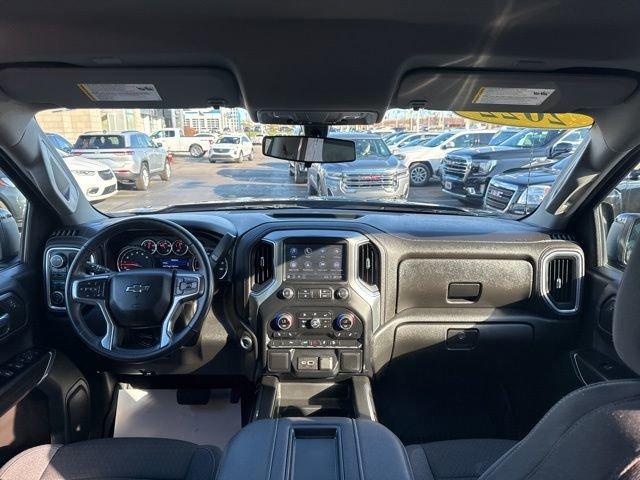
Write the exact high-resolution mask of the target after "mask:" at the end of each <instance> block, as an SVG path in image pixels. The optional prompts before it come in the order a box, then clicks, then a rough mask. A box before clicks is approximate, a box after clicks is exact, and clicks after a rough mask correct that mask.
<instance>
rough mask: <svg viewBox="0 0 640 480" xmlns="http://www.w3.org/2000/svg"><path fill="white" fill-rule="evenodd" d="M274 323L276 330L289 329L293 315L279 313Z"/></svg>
mask: <svg viewBox="0 0 640 480" xmlns="http://www.w3.org/2000/svg"><path fill="white" fill-rule="evenodd" d="M274 323H275V327H276V328H277V329H278V330H289V329H290V328H291V327H292V326H293V315H291V314H290V313H281V314H280V315H278V316H277V317H276V319H275V322H274Z"/></svg>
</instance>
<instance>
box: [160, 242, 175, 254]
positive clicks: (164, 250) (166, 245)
mask: <svg viewBox="0 0 640 480" xmlns="http://www.w3.org/2000/svg"><path fill="white" fill-rule="evenodd" d="M172 251H173V243H171V241H170V240H159V241H158V253H159V254H160V255H169V254H170V253H171V252H172Z"/></svg>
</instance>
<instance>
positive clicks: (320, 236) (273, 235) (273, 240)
mask: <svg viewBox="0 0 640 480" xmlns="http://www.w3.org/2000/svg"><path fill="white" fill-rule="evenodd" d="M290 239H313V240H314V241H316V242H317V241H318V240H327V241H328V242H340V241H344V242H345V244H346V246H347V251H346V257H347V261H346V262H345V266H346V268H345V270H346V271H345V274H346V275H345V277H344V281H343V282H344V283H347V284H349V285H350V286H351V287H352V288H353V289H354V290H355V291H356V292H357V293H358V294H359V295H360V296H361V297H362V298H363V299H364V300H365V301H366V302H367V303H368V304H369V307H370V308H371V313H372V317H373V325H372V330H373V331H374V332H375V330H376V329H377V328H378V327H379V326H380V324H381V317H380V316H381V309H380V291H379V290H377V291H373V290H371V289H370V288H369V287H368V286H366V285H365V284H364V283H363V282H362V281H361V280H360V279H359V278H358V275H357V271H358V265H357V261H358V260H357V259H358V255H357V251H358V247H359V246H360V245H363V244H366V243H370V242H371V240H370V239H369V238H368V237H367V236H366V235H364V234H363V233H360V232H356V231H353V230H306V229H305V230H275V231H271V232H270V233H267V234H266V235H265V236H264V237H262V239H261V240H262V241H265V242H268V243H270V244H271V245H273V261H274V266H275V267H274V275H273V278H272V279H271V280H270V281H269V283H267V284H266V285H265V286H264V287H263V288H261V289H260V290H259V291H251V293H250V297H251V298H253V300H254V301H255V303H256V307H257V308H256V311H258V310H259V307H260V305H261V304H262V303H264V302H265V301H266V300H267V299H268V298H269V297H270V296H272V295H274V294H276V292H277V291H278V289H279V288H280V287H281V286H282V284H283V283H284V281H285V278H284V276H285V273H284V271H285V267H284V261H285V255H284V245H285V243H286V241H287V240H290ZM341 283H342V282H341Z"/></svg>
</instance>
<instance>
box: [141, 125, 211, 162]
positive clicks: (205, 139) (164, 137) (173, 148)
mask: <svg viewBox="0 0 640 480" xmlns="http://www.w3.org/2000/svg"><path fill="white" fill-rule="evenodd" d="M151 138H153V140H154V141H155V142H156V143H160V144H162V146H163V147H164V148H165V149H166V150H168V151H169V152H173V153H176V152H189V155H191V156H192V157H201V156H203V155H204V153H205V152H206V151H208V150H209V148H210V147H211V145H213V144H214V143H215V141H216V138H217V136H216V135H214V134H209V133H198V134H197V135H194V136H188V135H185V134H184V132H183V131H182V129H180V128H163V129H162V130H158V131H157V132H155V133H154V134H153V135H151Z"/></svg>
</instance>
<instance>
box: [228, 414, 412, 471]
mask: <svg viewBox="0 0 640 480" xmlns="http://www.w3.org/2000/svg"><path fill="white" fill-rule="evenodd" d="M217 478H218V480H232V479H233V480H235V479H238V478H264V479H268V480H294V479H295V480H297V479H311V478H313V479H314V480H344V479H352V478H353V479H361V480H378V479H379V480H383V479H389V478H393V479H394V480H412V479H413V475H412V473H411V467H410V465H409V460H408V458H407V454H406V452H405V449H404V446H403V445H402V443H400V440H398V438H397V437H396V436H395V435H394V434H393V433H391V432H390V431H389V430H388V429H386V428H385V427H383V426H382V425H380V424H379V423H375V422H372V421H369V420H352V419H348V418H281V419H274V420H259V421H257V422H254V423H251V424H249V425H247V426H246V427H245V428H243V429H242V430H241V431H240V433H238V434H237V435H236V436H235V437H234V438H233V440H232V441H231V442H230V443H229V445H228V447H227V450H226V452H225V455H224V458H223V460H222V465H221V467H220V471H219V474H218V477H217Z"/></svg>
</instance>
